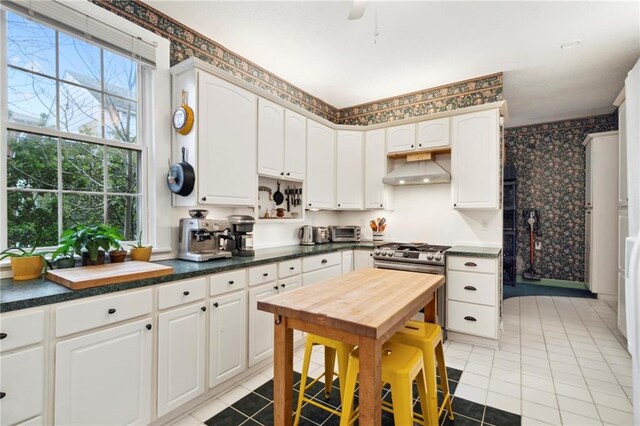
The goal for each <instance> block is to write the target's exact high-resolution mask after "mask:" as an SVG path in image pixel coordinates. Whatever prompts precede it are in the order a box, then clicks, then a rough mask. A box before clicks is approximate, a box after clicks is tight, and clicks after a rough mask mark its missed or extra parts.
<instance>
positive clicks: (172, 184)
mask: <svg viewBox="0 0 640 426" xmlns="http://www.w3.org/2000/svg"><path fill="white" fill-rule="evenodd" d="M185 151H186V150H185V149H184V148H182V162H180V163H175V164H172V165H170V166H169V173H168V174H167V186H168V187H169V190H170V191H171V192H173V193H174V194H178V195H182V196H183V197H186V196H187V195H189V194H191V192H192V191H193V185H194V184H195V182H196V174H195V172H194V171H193V166H191V164H189V163H187V160H186V159H185Z"/></svg>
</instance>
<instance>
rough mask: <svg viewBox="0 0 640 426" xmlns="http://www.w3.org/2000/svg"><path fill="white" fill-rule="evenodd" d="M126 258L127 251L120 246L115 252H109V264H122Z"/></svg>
mask: <svg viewBox="0 0 640 426" xmlns="http://www.w3.org/2000/svg"><path fill="white" fill-rule="evenodd" d="M126 257H127V251H126V250H125V249H124V248H122V246H121V245H120V244H118V247H117V248H116V249H115V250H109V262H111V263H122V262H124V260H125V258H126Z"/></svg>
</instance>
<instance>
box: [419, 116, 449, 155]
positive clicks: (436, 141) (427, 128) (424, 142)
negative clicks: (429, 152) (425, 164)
mask: <svg viewBox="0 0 640 426" xmlns="http://www.w3.org/2000/svg"><path fill="white" fill-rule="evenodd" d="M416 126H417V133H418V134H417V143H418V146H417V147H416V149H417V150H421V149H435V148H447V147H449V146H451V144H450V142H449V117H446V118H439V119H437V120H429V121H423V122H422V123H418V124H417V125H416Z"/></svg>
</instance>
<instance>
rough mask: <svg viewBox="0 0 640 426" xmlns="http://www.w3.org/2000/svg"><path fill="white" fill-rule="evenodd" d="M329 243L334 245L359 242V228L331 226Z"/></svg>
mask: <svg viewBox="0 0 640 426" xmlns="http://www.w3.org/2000/svg"><path fill="white" fill-rule="evenodd" d="M331 241H333V242H334V243H357V242H358V241H360V227H359V226H332V227H331Z"/></svg>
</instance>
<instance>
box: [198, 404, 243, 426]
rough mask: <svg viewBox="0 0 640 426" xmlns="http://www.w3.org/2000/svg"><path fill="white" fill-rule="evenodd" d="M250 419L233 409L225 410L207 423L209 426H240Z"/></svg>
mask: <svg viewBox="0 0 640 426" xmlns="http://www.w3.org/2000/svg"><path fill="white" fill-rule="evenodd" d="M247 419H248V417H247V416H245V415H244V414H242V413H240V412H239V411H236V410H234V409H233V408H231V407H228V408H225V409H224V410H222V411H221V412H219V413H218V414H216V415H215V416H213V417H211V418H210V419H209V420H207V421H206V422H205V423H206V424H207V425H209V426H238V425H239V424H242V422H244V421H246V420H247Z"/></svg>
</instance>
